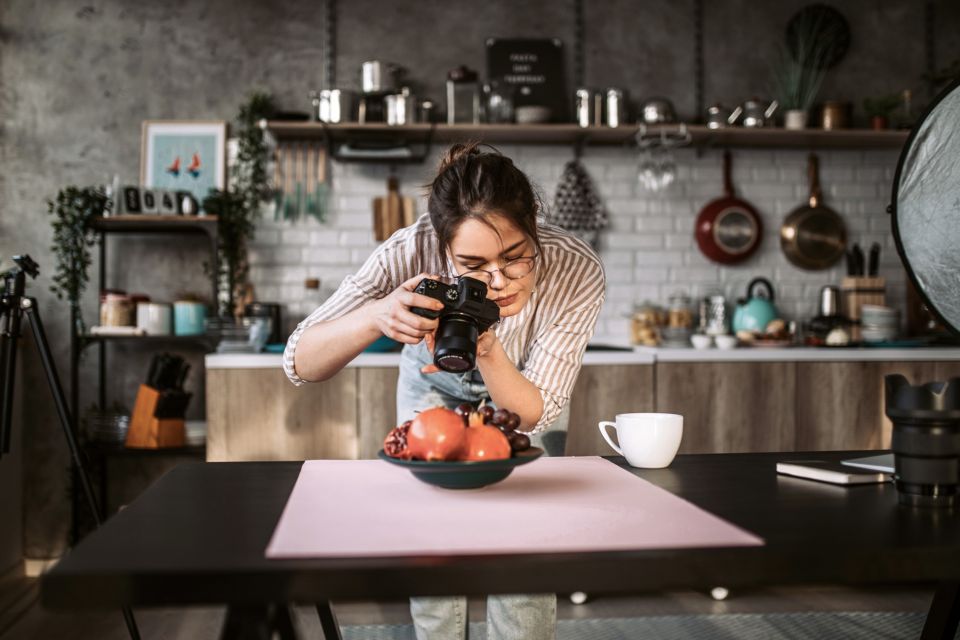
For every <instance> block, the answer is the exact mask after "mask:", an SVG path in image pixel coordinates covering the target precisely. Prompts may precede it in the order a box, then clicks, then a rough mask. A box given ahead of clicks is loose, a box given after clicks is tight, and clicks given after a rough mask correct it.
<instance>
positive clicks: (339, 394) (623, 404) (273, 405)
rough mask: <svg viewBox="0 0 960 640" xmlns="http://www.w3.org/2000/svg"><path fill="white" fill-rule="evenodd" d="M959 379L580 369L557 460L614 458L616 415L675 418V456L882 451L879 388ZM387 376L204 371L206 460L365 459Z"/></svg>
mask: <svg viewBox="0 0 960 640" xmlns="http://www.w3.org/2000/svg"><path fill="white" fill-rule="evenodd" d="M890 373H902V374H904V375H905V376H907V377H908V378H909V379H910V381H911V382H913V383H919V382H923V381H930V380H945V379H947V378H950V377H952V376H960V362H951V361H940V362H658V363H656V364H623V365H621V364H617V365H587V366H585V367H583V369H582V370H581V371H580V375H579V377H578V378H577V383H576V386H575V387H574V391H573V395H572V397H571V400H570V423H569V427H568V432H567V442H566V453H567V455H608V454H611V453H613V451H612V450H611V449H610V447H609V446H608V445H607V443H606V442H605V441H604V440H603V438H602V437H601V435H600V432H599V430H598V429H597V422H599V421H600V420H613V419H614V416H616V414H618V413H626V412H634V411H659V412H665V413H679V414H682V415H683V416H684V434H683V443H682V445H681V447H680V450H681V452H683V453H727V452H748V451H823V450H831V449H880V448H888V447H889V446H890V433H891V425H890V422H889V420H887V419H886V416H885V415H884V405H883V402H884V394H883V379H884V376H885V375H887V374H890ZM397 377H398V370H397V368H396V367H350V368H347V369H344V370H343V371H341V372H340V373H339V374H337V375H336V376H334V377H333V378H331V379H330V380H328V381H326V382H322V383H317V384H308V385H304V386H302V387H294V386H293V385H291V384H290V383H289V382H288V381H287V379H286V377H285V376H284V375H283V372H282V371H280V370H279V369H209V370H208V371H207V413H208V436H207V459H208V460H303V459H307V458H347V459H349V458H373V457H375V456H376V454H377V451H379V450H380V448H381V447H382V445H383V438H384V437H385V436H386V434H387V432H388V431H389V430H390V429H391V428H392V427H393V426H394V425H396V423H397V416H396V388H397Z"/></svg>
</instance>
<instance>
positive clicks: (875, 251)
mask: <svg viewBox="0 0 960 640" xmlns="http://www.w3.org/2000/svg"><path fill="white" fill-rule="evenodd" d="M879 268H880V243H879V242H874V243H873V244H872V245H870V264H869V266H868V268H867V273H868V274H869V275H870V276H876V275H877V271H878V270H879Z"/></svg>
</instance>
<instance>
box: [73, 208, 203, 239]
mask: <svg viewBox="0 0 960 640" xmlns="http://www.w3.org/2000/svg"><path fill="white" fill-rule="evenodd" d="M90 226H91V227H92V228H93V229H96V230H97V231H100V232H102V233H190V232H197V233H205V234H207V235H208V236H211V237H213V236H214V235H215V234H216V232H217V216H179V215H153V214H124V215H118V216H107V217H100V218H93V219H92V220H91V221H90Z"/></svg>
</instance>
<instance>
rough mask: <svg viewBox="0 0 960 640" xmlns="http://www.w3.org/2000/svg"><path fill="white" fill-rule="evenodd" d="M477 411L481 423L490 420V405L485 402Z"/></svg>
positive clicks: (491, 414) (491, 413)
mask: <svg viewBox="0 0 960 640" xmlns="http://www.w3.org/2000/svg"><path fill="white" fill-rule="evenodd" d="M479 411H480V417H482V418H483V423H484V424H488V423H489V422H490V419H491V418H492V417H493V407H491V406H490V405H488V404H485V405H483V406H482V407H480V409H479Z"/></svg>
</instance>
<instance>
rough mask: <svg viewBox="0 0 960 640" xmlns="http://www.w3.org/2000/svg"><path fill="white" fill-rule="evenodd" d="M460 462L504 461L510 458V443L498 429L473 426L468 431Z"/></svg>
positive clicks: (484, 425)
mask: <svg viewBox="0 0 960 640" xmlns="http://www.w3.org/2000/svg"><path fill="white" fill-rule="evenodd" d="M465 431H466V438H465V440H464V446H463V451H462V453H461V455H460V458H459V459H460V460H464V461H473V460H503V459H504V458H509V457H510V441H509V440H507V436H505V435H503V432H502V431H500V429H497V428H496V427H491V426H490V425H486V424H479V425H476V426H473V425H471V426H470V427H469V428H467V429H466V430H465Z"/></svg>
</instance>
